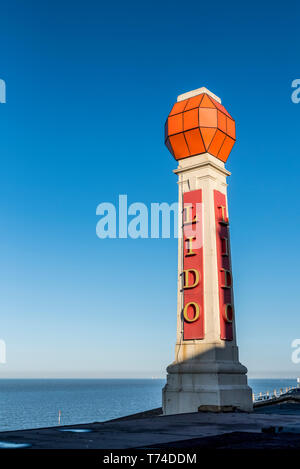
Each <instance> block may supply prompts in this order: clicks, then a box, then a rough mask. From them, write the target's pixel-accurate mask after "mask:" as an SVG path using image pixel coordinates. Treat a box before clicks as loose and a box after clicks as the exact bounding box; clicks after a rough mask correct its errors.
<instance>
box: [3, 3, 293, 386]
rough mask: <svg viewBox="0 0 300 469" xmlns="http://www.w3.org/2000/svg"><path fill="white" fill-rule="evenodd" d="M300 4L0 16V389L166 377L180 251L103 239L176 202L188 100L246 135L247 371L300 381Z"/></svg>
mask: <svg viewBox="0 0 300 469" xmlns="http://www.w3.org/2000/svg"><path fill="white" fill-rule="evenodd" d="M299 9H300V7H299V2H298V5H297V2H296V1H295V2H285V3H284V6H283V5H282V4H278V5H276V3H273V4H269V2H261V1H260V2H258V1H253V2H250V3H249V4H248V6H247V5H246V4H245V3H240V2H230V1H229V2H214V3H211V2H199V1H186V2H178V1H172V2H171V1H164V2H157V1H152V2H136V1H134V2H133V1H129V2H121V1H116V2H110V3H104V2H97V1H91V0H86V1H85V2H79V1H73V2H68V1H66V0H60V1H57V0H54V1H52V2H51V3H50V2H46V3H45V2H38V1H28V2H26V3H24V2H22V1H20V0H19V1H16V0H11V1H10V2H9V4H6V5H2V7H1V17H0V58H1V61H0V78H2V79H4V80H5V81H6V84H7V103H6V104H0V121H1V139H0V161H1V170H0V192H1V197H0V205H1V219H2V229H1V231H0V242H1V247H2V249H1V269H0V276H1V282H0V297H1V327H0V338H2V339H4V340H5V341H6V344H7V364H6V365H0V377H1V375H2V376H3V377H7V376H10V377H21V376H26V377H36V376H38V377H40V376H42V377H43V376H45V377H48V376H51V377H52V376H53V377H54V376H55V377H69V376H70V377H71V376H76V377H77V376H79V377H85V376H89V377H93V376H95V377H105V376H109V377H111V376H114V377H123V376H124V377H136V376H140V377H147V376H152V375H154V376H164V374H165V368H166V366H167V365H168V364H169V363H170V362H171V361H172V360H173V358H174V344H175V336H176V277H177V270H176V269H177V244H176V240H172V239H171V240H166V239H161V240H153V239H146V240H141V239H139V240H131V239H121V240H100V239H99V238H97V237H96V233H95V228H96V223H97V221H98V217H97V216H96V207H97V205H98V204H99V203H101V202H104V201H107V202H112V203H115V202H116V201H117V198H118V194H127V195H128V202H129V203H131V202H135V201H140V202H144V203H146V204H150V203H151V202H163V201H165V202H169V203H172V202H174V201H176V199H177V184H176V177H175V175H174V174H173V173H172V170H173V169H174V168H175V167H176V162H175V161H174V160H173V159H172V157H171V155H170V154H169V152H168V150H167V149H166V148H165V147H164V143H163V128H164V121H165V118H166V117H167V115H168V113H169V111H170V108H171V107H172V105H173V102H174V101H175V100H176V97H177V95H178V94H181V93H183V92H186V91H189V90H192V89H195V88H199V87H201V86H206V87H208V88H209V89H210V90H211V91H213V92H214V93H215V94H217V95H218V96H220V97H221V98H222V102H223V104H224V105H225V107H227V108H228V110H229V112H230V113H231V114H232V115H233V117H234V118H235V119H236V122H237V137H238V142H237V143H236V145H235V147H234V149H233V151H232V153H231V156H230V158H229V161H228V164H227V167H228V169H229V170H230V171H231V172H232V176H231V178H230V181H229V209H230V217H231V238H232V250H233V252H232V256H233V274H234V282H235V306H236V316H237V330H238V342H239V346H240V358H241V361H242V362H243V363H244V364H245V365H247V366H248V368H249V374H250V376H262V377H268V376H299V375H300V365H295V364H293V363H292V362H291V352H292V349H291V342H292V340H294V339H295V338H299V337H300V319H299V318H300V314H299V313H300V309H299V297H298V291H299V280H300V274H299V263H300V254H299V231H300V215H299V171H300V158H299V156H300V155H299V120H300V104H298V105H296V104H293V103H292V101H291V93H292V88H291V83H292V81H293V80H294V79H296V78H300V69H299V37H298V35H299V32H298V27H299V24H298V23H299Z"/></svg>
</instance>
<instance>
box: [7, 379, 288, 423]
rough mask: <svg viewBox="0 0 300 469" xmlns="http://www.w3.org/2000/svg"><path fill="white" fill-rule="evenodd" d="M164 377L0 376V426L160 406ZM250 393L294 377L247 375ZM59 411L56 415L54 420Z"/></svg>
mask: <svg viewBox="0 0 300 469" xmlns="http://www.w3.org/2000/svg"><path fill="white" fill-rule="evenodd" d="M165 382H166V380H165V378H156V377H155V378H1V379H0V431H8V430H19V429H30V428H42V427H52V426H57V425H59V424H61V425H75V424H80V423H90V422H95V421H98V422H103V421H106V420H111V419H114V418H119V417H124V416H127V415H131V414H135V413H139V412H143V411H146V410H150V409H154V408H157V407H161V394H162V388H163V386H164V384H165ZM248 382H249V386H250V387H251V388H252V391H253V393H255V394H258V393H260V392H262V393H265V392H267V391H269V392H270V393H272V392H273V391H274V390H275V389H276V391H279V390H280V389H283V390H285V388H287V387H290V386H292V387H294V386H296V385H297V379H296V378H281V379H278V378H275V379H272V378H267V379H263V378H249V379H248ZM59 415H60V420H59Z"/></svg>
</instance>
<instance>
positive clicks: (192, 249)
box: [182, 189, 204, 340]
mask: <svg viewBox="0 0 300 469" xmlns="http://www.w3.org/2000/svg"><path fill="white" fill-rule="evenodd" d="M183 203H184V210H183V242H184V257H183V268H184V272H183V273H182V277H183V278H182V285H183V297H184V301H183V338H184V340H190V339H203V338H204V300H203V213H202V190H201V189H199V190H196V191H191V192H185V193H184V195H183ZM195 219H196V221H195ZM191 237H193V239H192V240H189V238H191ZM189 286H190V287H191V288H187V287H189Z"/></svg>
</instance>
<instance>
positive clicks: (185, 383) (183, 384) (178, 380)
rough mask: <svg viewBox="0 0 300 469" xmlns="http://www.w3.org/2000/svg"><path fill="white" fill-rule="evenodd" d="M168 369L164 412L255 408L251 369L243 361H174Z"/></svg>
mask: <svg viewBox="0 0 300 469" xmlns="http://www.w3.org/2000/svg"><path fill="white" fill-rule="evenodd" d="M167 372H168V375H167V384H166V386H165V387H164V389H163V399H162V400H163V413H164V415H172V414H182V413H191V412H199V411H213V412H226V411H227V412H228V411H229V410H231V411H232V410H240V411H245V412H251V411H252V410H253V403H252V390H251V388H250V387H249V386H248V384H247V376H246V373H247V368H245V367H244V366H243V365H241V364H240V363H239V362H235V363H234V362H231V363H230V362H226V361H223V362H210V361H208V362H201V363H199V362H198V363H197V362H195V363H191V362H190V363H173V364H172V365H170V366H169V367H168V369H167Z"/></svg>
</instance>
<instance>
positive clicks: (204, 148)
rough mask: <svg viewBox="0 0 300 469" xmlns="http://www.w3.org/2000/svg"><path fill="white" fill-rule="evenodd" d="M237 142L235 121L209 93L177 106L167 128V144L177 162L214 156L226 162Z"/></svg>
mask: <svg viewBox="0 0 300 469" xmlns="http://www.w3.org/2000/svg"><path fill="white" fill-rule="evenodd" d="M235 140H236V138H235V122H234V120H233V118H232V117H231V116H230V114H229V113H228V112H227V111H226V109H225V108H224V106H222V105H221V104H220V103H219V102H218V101H216V100H215V99H214V98H212V97H211V96H210V95H208V94H207V93H202V94H199V95H197V96H193V97H192V98H189V99H185V100H184V101H178V102H177V103H175V104H174V106H173V109H172V111H171V112H170V114H169V117H168V119H167V121H166V125H165V144H166V146H167V147H168V149H169V150H170V152H171V153H172V155H173V156H174V158H175V159H176V160H180V159H182V158H187V157H189V156H193V155H199V154H201V153H210V154H211V155H213V156H215V157H216V158H218V159H219V160H221V161H224V162H225V161H227V158H228V156H229V153H230V152H231V150H232V147H233V145H234V143H235Z"/></svg>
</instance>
